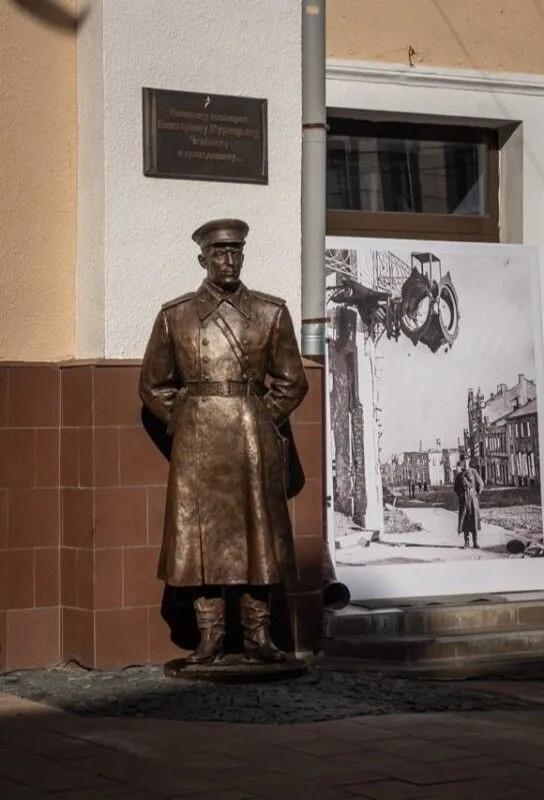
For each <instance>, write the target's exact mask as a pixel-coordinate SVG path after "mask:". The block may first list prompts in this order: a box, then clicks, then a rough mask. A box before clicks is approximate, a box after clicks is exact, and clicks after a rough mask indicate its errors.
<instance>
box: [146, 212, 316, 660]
mask: <svg viewBox="0 0 544 800" xmlns="http://www.w3.org/2000/svg"><path fill="white" fill-rule="evenodd" d="M248 231H249V228H248V226H247V225H246V223H245V222H242V221H241V220H236V219H221V220H215V221H213V222H208V223H206V224H205V225H202V227H200V228H199V229H198V230H197V231H195V233H194V234H193V237H192V238H193V240H194V241H195V242H196V243H197V244H198V245H199V246H200V248H201V253H200V255H199V256H198V259H199V262H200V264H201V266H202V267H203V268H204V269H205V270H206V273H207V274H206V277H205V279H204V281H203V283H202V284H201V285H200V287H199V288H198V289H197V291H196V292H190V293H189V294H185V295H182V296H181V297H178V298H177V299H175V300H172V301H171V302H169V303H166V304H165V305H164V306H163V307H162V310H161V312H160V313H159V315H158V317H157V319H156V321H155V324H154V327H153V331H152V333H151V337H150V340H149V343H148V346H147V350H146V353H145V356H144V360H143V364H142V370H141V376H140V396H141V398H142V400H143V402H144V404H145V405H146V406H147V407H148V408H149V410H150V411H151V412H152V413H153V414H155V415H156V416H157V417H159V418H160V419H161V420H162V421H163V422H164V423H165V424H166V425H167V426H168V429H169V432H170V433H171V434H172V435H173V442H172V454H171V459H170V472H169V480H168V492H167V500H166V510H165V523H164V538H163V544H162V549H161V554H160V559H159V566H158V577H159V579H161V580H164V581H165V582H166V583H167V584H169V585H170V586H183V587H193V591H194V598H195V599H194V607H195V612H196V618H197V624H198V628H199V631H200V637H201V638H200V644H199V645H198V647H197V649H196V650H195V651H194V653H192V654H191V655H190V656H189V658H188V663H192V664H208V663H212V662H213V661H214V660H215V659H216V658H218V657H220V656H221V655H222V653H223V643H224V635H225V606H224V589H225V588H227V587H231V588H234V587H235V588H236V591H237V592H238V594H239V606H240V618H241V622H242V627H243V632H244V652H245V653H246V655H247V657H249V658H251V659H257V660H259V661H265V662H275V661H282V660H284V658H285V654H284V653H282V652H281V651H280V650H278V649H277V648H276V646H275V645H274V644H273V642H272V641H271V639H270V633H269V599H270V598H269V593H270V588H271V587H272V586H273V585H274V584H279V583H282V582H283V581H284V580H285V579H286V578H287V577H288V576H289V575H290V574H295V575H296V565H295V559H294V548H293V538H292V530H291V523H290V519H289V513H288V509H287V496H286V478H285V469H284V467H285V451H284V444H285V440H284V439H283V437H282V436H281V435H280V432H279V428H280V427H281V425H282V423H284V422H285V421H286V420H287V418H288V416H289V414H291V412H292V411H293V410H294V409H295V408H296V407H297V406H298V405H299V404H300V403H301V401H302V400H303V398H304V396H305V394H306V392H307V390H308V384H307V381H306V377H305V374H304V369H303V365H302V359H301V356H300V352H299V348H298V344H297V340H296V337H295V333H294V330H293V324H292V321H291V317H290V315H289V311H288V310H287V307H286V305H285V301H284V300H281V299H280V298H277V297H272V296H270V295H267V294H263V293H261V292H257V291H253V290H250V289H247V288H246V287H245V286H244V284H243V283H241V281H240V272H241V269H242V265H243V262H244V252H243V251H244V243H245V240H246V237H247V234H248Z"/></svg>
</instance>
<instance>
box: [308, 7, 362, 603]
mask: <svg viewBox="0 0 544 800" xmlns="http://www.w3.org/2000/svg"><path fill="white" fill-rule="evenodd" d="M325 69H326V60H325V0H303V3H302V355H304V356H306V357H307V358H311V359H312V360H314V361H318V362H320V363H321V364H323V365H324V364H325V323H326V321H325V234H326V209H327V194H326V186H327V107H326V99H325ZM325 435H328V432H327V431H325ZM322 589H323V603H324V606H325V608H329V609H341V608H344V606H346V605H347V604H348V603H349V601H350V593H349V589H348V588H347V586H345V585H344V584H343V583H340V582H339V581H337V580H336V574H335V570H334V566H333V562H332V558H331V554H330V551H329V546H328V544H327V540H326V539H324V541H323V585H322Z"/></svg>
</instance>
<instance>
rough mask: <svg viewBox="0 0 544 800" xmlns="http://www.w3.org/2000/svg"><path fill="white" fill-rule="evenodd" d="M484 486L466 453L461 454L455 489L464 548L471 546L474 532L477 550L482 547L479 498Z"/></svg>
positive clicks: (473, 543)
mask: <svg viewBox="0 0 544 800" xmlns="http://www.w3.org/2000/svg"><path fill="white" fill-rule="evenodd" d="M483 488H484V482H483V480H482V479H481V477H480V475H479V474H478V472H477V470H475V469H474V467H473V466H471V465H470V464H469V463H468V461H467V457H466V456H465V455H463V456H461V458H460V459H459V465H458V470H457V475H456V476H455V482H454V484H453V490H454V492H455V494H456V495H457V497H458V498H459V524H458V529H457V532H458V533H463V536H464V538H465V541H464V545H463V547H464V548H467V547H469V546H470V535H471V534H472V546H473V547H474V548H475V549H476V550H479V549H480V545H479V544H478V531H479V530H480V529H481V521H480V499H479V498H480V494H481V492H482V489H483Z"/></svg>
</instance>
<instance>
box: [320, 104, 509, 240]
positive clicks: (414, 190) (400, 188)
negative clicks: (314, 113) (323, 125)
mask: <svg viewBox="0 0 544 800" xmlns="http://www.w3.org/2000/svg"><path fill="white" fill-rule="evenodd" d="M328 122H329V133H328V137H327V209H328V211H327V233H328V234H330V235H357V236H397V237H412V238H427V239H457V240H463V239H464V240H472V241H490V242H493V241H498V240H499V223H498V205H499V204H498V190H499V166H498V163H499V162H498V133H497V132H496V131H492V130H485V129H480V128H471V127H461V126H455V125H449V126H448V125H424V124H404V123H402V124H401V123H383V122H380V123H375V122H368V121H364V120H354V119H344V118H342V117H333V118H330V119H329V121H328Z"/></svg>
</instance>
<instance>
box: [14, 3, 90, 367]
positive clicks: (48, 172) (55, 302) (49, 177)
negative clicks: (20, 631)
mask: <svg viewBox="0 0 544 800" xmlns="http://www.w3.org/2000/svg"><path fill="white" fill-rule="evenodd" d="M47 5H48V4H46V3H42V2H36V3H35V6H36V8H37V9H40V7H41V8H42V9H43V8H44V7H47ZM75 5H76V0H64V3H63V4H61V3H60V2H59V3H58V6H61V10H67V11H70V10H73V8H74V7H75ZM25 6H32V3H27V2H25V4H24V5H23V4H21V5H20V4H19V2H18V0H2V1H1V2H0V108H1V115H0V181H1V189H0V360H24V361H48V360H57V359H63V358H67V357H69V356H71V355H72V354H73V352H74V275H75V255H76V150H77V125H76V122H77V115H76V37H75V34H74V33H73V31H70V30H69V29H67V28H65V27H63V26H62V24H60V25H59V23H61V22H62V15H60V14H59V15H57V17H58V18H57V24H51V23H50V22H48V21H45V20H44V19H41V18H39V17H36V16H35V15H33V14H32V13H30V12H29V11H27V10H25Z"/></svg>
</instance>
